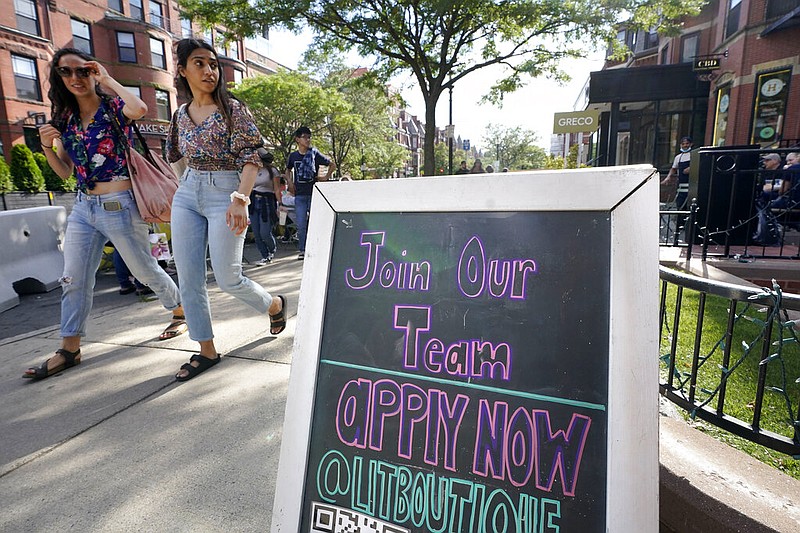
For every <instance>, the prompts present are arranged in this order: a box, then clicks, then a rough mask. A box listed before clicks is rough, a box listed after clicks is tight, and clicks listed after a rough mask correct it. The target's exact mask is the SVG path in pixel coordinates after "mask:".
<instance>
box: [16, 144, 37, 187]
mask: <svg viewBox="0 0 800 533" xmlns="http://www.w3.org/2000/svg"><path fill="white" fill-rule="evenodd" d="M11 179H12V180H13V181H14V186H15V187H16V188H17V190H18V191H23V192H41V191H43V190H44V176H42V171H41V169H40V168H39V166H38V165H37V164H36V161H35V160H34V159H33V152H31V149H30V148H28V147H27V146H25V145H24V144H15V145H14V147H13V148H11Z"/></svg>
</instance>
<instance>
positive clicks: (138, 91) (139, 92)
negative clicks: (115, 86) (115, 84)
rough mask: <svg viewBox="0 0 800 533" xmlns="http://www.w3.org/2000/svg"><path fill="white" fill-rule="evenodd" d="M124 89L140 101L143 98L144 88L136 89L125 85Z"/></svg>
mask: <svg viewBox="0 0 800 533" xmlns="http://www.w3.org/2000/svg"><path fill="white" fill-rule="evenodd" d="M123 87H125V88H126V89H128V90H129V91H130V92H131V94H133V95H134V96H135V97H137V98H139V99H141V98H142V88H141V87H135V86H132V85H124V86H123Z"/></svg>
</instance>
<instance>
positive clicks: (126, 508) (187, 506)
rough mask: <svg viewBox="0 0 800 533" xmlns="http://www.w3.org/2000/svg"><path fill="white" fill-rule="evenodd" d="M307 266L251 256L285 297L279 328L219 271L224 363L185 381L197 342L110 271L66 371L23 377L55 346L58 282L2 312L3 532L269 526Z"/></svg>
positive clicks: (256, 275) (215, 295)
mask: <svg viewBox="0 0 800 533" xmlns="http://www.w3.org/2000/svg"><path fill="white" fill-rule="evenodd" d="M245 257H246V258H249V259H250V260H251V261H254V260H256V259H257V258H258V253H257V252H256V250H255V248H254V247H252V245H248V246H247V247H246V248H245ZM302 266H303V263H302V262H300V261H297V260H296V251H295V250H294V248H288V247H281V248H279V251H278V256H277V258H276V260H275V261H274V262H273V263H272V264H270V265H267V266H264V267H255V266H253V265H245V274H246V275H247V276H248V277H250V278H252V279H254V280H255V281H258V282H259V283H261V284H262V285H263V286H264V287H265V288H266V289H267V290H268V291H270V292H271V293H272V294H283V295H286V296H287V297H288V312H289V314H288V317H289V318H290V320H289V321H288V326H287V328H286V330H285V331H284V332H283V333H281V334H280V335H279V336H277V337H275V336H272V335H270V334H269V322H268V320H266V318H265V317H263V316H255V314H254V312H253V311H252V310H251V309H250V308H249V307H247V306H246V305H244V304H242V303H240V302H238V301H236V300H235V299H234V298H232V297H230V296H228V295H225V294H222V293H221V292H220V291H219V290H218V289H217V288H216V284H215V283H213V275H210V276H209V288H210V295H211V301H212V312H213V317H214V332H215V337H216V338H215V340H216V342H217V348H218V349H219V350H220V352H221V353H222V354H223V355H224V359H223V361H222V362H221V363H220V364H219V365H218V366H216V367H214V368H213V369H211V370H209V371H208V372H207V373H205V374H202V375H201V376H198V377H197V378H195V379H193V380H191V381H189V382H186V383H179V382H176V381H175V380H174V374H175V373H176V372H177V370H178V368H179V367H180V366H181V365H182V364H183V363H185V362H187V361H188V359H189V356H190V355H191V354H192V353H193V352H194V351H196V349H197V344H196V343H194V342H192V341H191V340H190V339H189V337H188V335H182V336H180V337H178V338H176V339H173V340H169V341H163V342H161V341H158V340H157V338H158V334H159V333H160V332H161V331H162V330H163V328H164V327H165V326H166V325H167V323H168V319H169V314H168V312H167V311H165V310H164V309H163V308H162V307H161V306H160V304H159V303H158V301H157V300H152V301H143V300H142V299H140V298H138V297H136V296H134V295H128V296H120V295H118V294H117V289H118V287H117V286H116V281H115V278H114V275H113V272H112V273H99V274H98V285H97V288H96V294H97V299H96V303H95V308H94V310H93V313H92V318H91V320H90V323H89V327H88V334H87V336H86V338H85V339H84V343H83V347H82V363H81V365H80V366H78V367H76V368H73V369H69V370H67V371H66V372H63V373H62V374H60V375H57V376H53V377H50V378H48V379H45V380H43V381H38V382H31V381H29V380H25V379H21V375H22V373H23V371H24V369H26V368H27V367H29V366H38V365H39V364H41V362H42V361H43V360H44V359H45V358H47V357H49V355H50V354H51V353H52V352H53V351H54V350H55V348H57V347H58V341H59V335H58V322H59V312H60V309H59V298H60V290H58V289H56V290H55V291H52V292H51V293H47V294H44V295H34V296H25V297H24V298H23V300H22V303H21V304H20V306H18V307H16V308H14V309H10V310H8V311H6V312H5V313H2V314H0V335H2V336H3V338H2V340H0V398H2V402H0V441H2V446H0V494H2V508H3V511H2V513H0V531H8V532H22V531H25V532H34V531H48V532H57V531H78V532H89V531H91V532H97V531H108V532H119V531H157V532H161V531H225V532H231V531H242V532H244V531H267V530H269V523H270V519H271V513H272V500H273V495H274V490H275V482H276V479H275V476H276V473H277V467H278V457H279V451H280V442H281V432H282V427H283V416H284V407H285V402H286V389H287V383H288V378H289V366H290V360H291V350H292V342H293V339H294V324H295V321H294V319H293V318H294V315H295V313H296V309H297V298H298V292H299V287H300V277H301V271H302ZM36 326H38V327H37V328H36V329H32V328H33V327H36Z"/></svg>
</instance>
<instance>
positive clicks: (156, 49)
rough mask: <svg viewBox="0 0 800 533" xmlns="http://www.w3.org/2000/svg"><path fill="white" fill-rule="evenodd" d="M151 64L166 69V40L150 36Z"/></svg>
mask: <svg viewBox="0 0 800 533" xmlns="http://www.w3.org/2000/svg"><path fill="white" fill-rule="evenodd" d="M150 64H151V65H153V66H154V67H158V68H162V69H166V68H167V59H166V57H165V56H164V41H159V40H158V39H154V38H153V37H150Z"/></svg>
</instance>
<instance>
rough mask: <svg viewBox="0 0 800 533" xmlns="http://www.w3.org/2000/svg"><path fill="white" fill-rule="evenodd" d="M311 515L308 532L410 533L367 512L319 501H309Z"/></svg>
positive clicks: (408, 530)
mask: <svg viewBox="0 0 800 533" xmlns="http://www.w3.org/2000/svg"><path fill="white" fill-rule="evenodd" d="M311 517H312V518H311V531H310V532H309V533H411V530H410V529H407V528H404V527H400V526H396V525H394V524H390V523H389V522H384V521H383V520H378V519H377V518H374V517H372V516H369V515H367V514H363V513H359V512H358V511H352V510H350V509H344V508H343V507H337V506H335V505H328V504H324V503H319V502H312V503H311Z"/></svg>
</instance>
